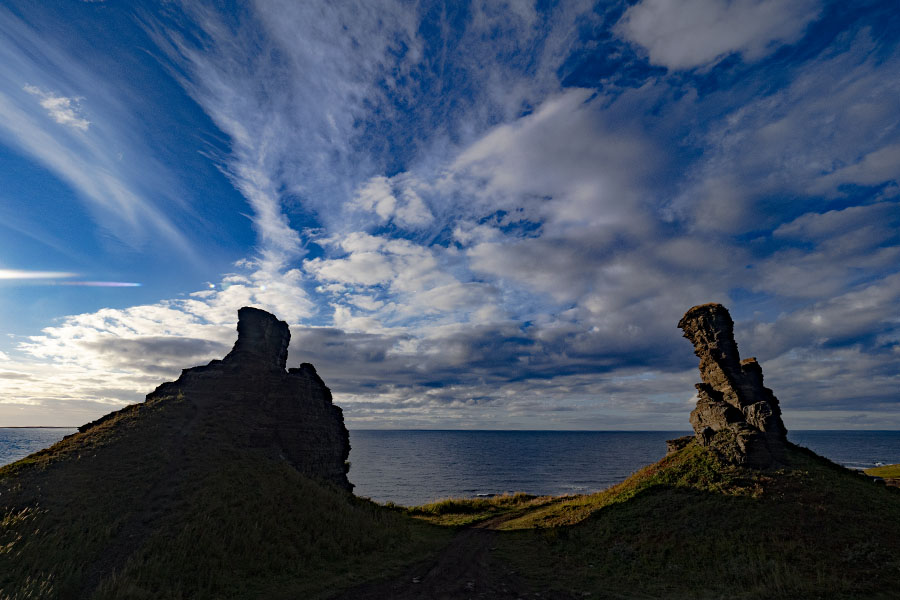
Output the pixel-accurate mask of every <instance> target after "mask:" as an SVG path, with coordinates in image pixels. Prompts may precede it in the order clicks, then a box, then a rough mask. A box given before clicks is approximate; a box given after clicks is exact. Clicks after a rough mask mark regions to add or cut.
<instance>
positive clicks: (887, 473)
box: [865, 464, 900, 479]
mask: <svg viewBox="0 0 900 600" xmlns="http://www.w3.org/2000/svg"><path fill="white" fill-rule="evenodd" d="M865 473H866V475H872V476H874V477H884V478H886V479H900V464H897V465H884V466H883V467H872V468H871V469H866V470H865Z"/></svg>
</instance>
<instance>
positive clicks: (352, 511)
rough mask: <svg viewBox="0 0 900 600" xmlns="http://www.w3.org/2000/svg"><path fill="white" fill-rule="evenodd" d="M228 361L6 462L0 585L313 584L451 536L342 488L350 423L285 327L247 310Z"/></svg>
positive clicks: (189, 591) (414, 553)
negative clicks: (292, 351)
mask: <svg viewBox="0 0 900 600" xmlns="http://www.w3.org/2000/svg"><path fill="white" fill-rule="evenodd" d="M238 333H239V336H238V341H237V342H236V343H235V346H234V349H233V350H232V352H231V353H230V354H229V355H228V356H227V357H226V358H225V359H224V360H221V361H218V360H217V361H212V362H211V363H210V364H209V365H206V366H203V367H196V368H193V369H188V370H185V371H184V372H183V373H182V375H181V377H180V378H179V379H178V380H177V381H175V382H171V383H165V384H163V385H161V386H160V387H159V388H157V390H155V391H154V392H153V393H151V394H150V395H148V397H147V400H146V402H144V403H142V404H137V405H133V406H128V407H126V408H124V409H122V410H120V411H117V412H114V413H111V414H109V415H107V416H105V417H103V418H102V419H99V420H98V421H95V422H93V423H89V424H87V425H85V426H83V427H81V428H80V431H79V433H77V434H75V435H73V436H69V437H67V438H66V439H64V440H62V441H61V442H59V443H57V444H55V445H54V446H52V447H51V448H49V449H47V450H44V451H41V452H38V453H36V454H32V455H31V456H28V457H26V458H25V459H23V460H20V461H18V462H16V463H13V464H11V465H8V466H6V467H4V468H3V469H0V517H2V524H0V525H2V528H0V598H4V599H8V598H122V597H133V598H169V597H172V598H182V597H185V598H187V597H190V598H195V597H196V598H223V597H228V598H245V597H257V596H258V595H259V594H262V593H263V590H265V596H266V597H279V596H283V597H308V596H315V595H320V594H327V593H328V592H329V591H330V590H331V589H333V588H334V587H335V586H340V585H348V584H349V583H352V582H353V581H354V580H359V579H363V578H365V577H366V576H372V575H374V574H380V573H382V572H383V571H384V569H386V568H387V569H390V567H391V565H394V564H400V563H403V562H405V561H408V560H411V559H412V558H413V557H418V556H421V554H422V553H425V552H428V551H429V550H430V549H431V548H432V547H433V546H434V543H435V542H440V541H441V540H442V539H443V538H444V537H445V536H444V535H443V534H442V533H441V532H437V533H436V532H434V531H431V528H429V527H423V526H422V525H421V524H417V523H413V522H411V521H409V520H407V519H403V518H402V517H400V516H398V515H395V514H393V513H391V512H389V511H385V510H384V509H382V508H381V507H378V506H377V505H375V504H373V503H371V502H369V501H366V500H361V499H357V498H355V497H354V496H352V495H351V494H350V493H349V490H350V488H351V486H350V484H349V482H348V481H347V477H346V469H347V466H348V465H347V464H346V462H345V461H346V458H347V454H348V452H349V442H348V437H347V430H346V428H345V427H344V424H343V418H342V416H341V412H340V409H339V408H338V407H336V406H334V405H333V404H332V402H331V394H330V392H329V390H328V388H327V387H325V385H324V383H323V382H322V380H321V379H320V378H319V377H318V375H317V374H316V372H315V369H313V368H312V366H311V365H308V364H304V365H302V366H301V367H300V368H299V369H291V370H290V371H289V372H288V371H285V368H284V367H285V360H286V357H287V347H288V341H289V338H290V334H289V332H288V329H287V325H286V324H285V323H283V322H281V321H278V320H277V319H276V318H275V317H273V316H272V315H270V314H268V313H265V312H263V311H260V310H257V309H251V308H243V309H241V311H240V318H239V323H238Z"/></svg>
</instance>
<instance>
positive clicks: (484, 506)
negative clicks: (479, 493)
mask: <svg viewBox="0 0 900 600" xmlns="http://www.w3.org/2000/svg"><path fill="white" fill-rule="evenodd" d="M560 500H561V498H551V497H549V496H540V497H538V496H532V495H529V494H526V493H524V492H516V493H514V494H501V495H498V496H492V497H490V498H445V499H443V500H437V501H436V502H431V503H429V504H423V505H421V506H411V507H409V508H405V507H395V506H394V505H393V504H392V503H388V506H389V507H393V508H396V509H397V510H400V511H401V512H403V513H405V514H407V515H409V516H411V517H413V518H415V519H419V520H422V521H427V522H428V523H432V524H434V525H441V526H445V527H460V526H465V525H471V524H473V523H479V522H481V521H486V520H488V519H493V518H495V517H500V516H506V515H511V514H515V513H524V512H529V511H532V510H535V509H536V508H538V507H542V506H545V505H547V504H549V503H552V502H558V501H560Z"/></svg>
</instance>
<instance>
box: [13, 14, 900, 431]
mask: <svg viewBox="0 0 900 600" xmlns="http://www.w3.org/2000/svg"><path fill="white" fill-rule="evenodd" d="M898 32H900V11H897V10H896V5H895V3H894V2H891V1H881V2H879V1H867V0H858V1H854V2H839V1H830V2H829V1H825V0H783V1H782V0H682V1H681V2H668V1H666V0H639V1H637V2H634V1H629V2H622V1H606V2H600V3H592V2H581V1H579V0H567V1H564V2H559V3H555V2H545V1H540V2H528V1H510V2H501V1H490V2H446V3H440V2H429V1H423V2H407V1H396V2H395V1H391V0H367V1H366V2H358V3H351V2H315V1H310V2H294V1H292V0H260V1H258V2H251V1H247V2H238V3H235V2H228V1H220V2H209V3H207V2H202V1H199V0H197V1H188V2H179V1H174V0H173V1H171V2H165V3H161V2H138V1H135V2H114V1H112V0H110V1H108V2H103V1H89V2H79V1H76V0H52V1H47V2H30V1H19V0H5V1H4V2H3V3H2V4H0V425H7V426H12V425H18V426H29V425H65V426H77V425H80V424H82V423H85V422H88V421H90V420H93V419H95V418H97V417H99V416H101V415H103V414H105V413H107V412H109V411H111V410H115V409H118V408H120V407H122V406H124V405H126V404H130V403H134V402H140V401H141V400H142V399H143V398H144V396H145V395H146V394H147V393H149V392H150V391H152V390H153V389H154V388H155V387H156V386H157V385H159V384H160V383H162V382H164V381H168V380H173V379H174V378H176V377H177V376H178V375H179V373H180V370H181V369H183V368H187V367H191V366H195V365H200V364H205V363H206V362H208V361H209V360H211V359H213V358H221V357H222V356H224V355H225V354H226V353H227V352H228V350H229V349H230V347H231V345H232V344H233V342H234V340H235V338H236V331H235V326H236V321H237V309H238V308H239V307H241V306H245V305H252V306H257V307H259V308H263V309H266V310H269V311H271V312H273V313H274V314H275V315H277V316H278V317H279V318H281V319H284V320H286V321H287V322H288V323H289V324H290V326H291V334H292V341H291V345H290V349H289V358H288V366H296V365H297V364H299V363H300V362H311V363H313V364H314V365H315V366H316V368H317V370H318V371H319V373H320V375H322V377H323V378H324V380H325V381H326V383H327V384H328V385H329V387H331V389H332V391H333V393H334V397H335V402H336V403H337V404H338V405H340V406H341V407H343V409H344V415H345V420H346V422H347V425H348V427H350V428H351V429H354V428H403V429H414V428H442V429H469V428H471V429H595V430H603V429H613V430H627V429H663V430H687V429H689V424H688V414H689V412H690V410H691V409H692V407H693V403H694V402H695V401H696V397H695V395H694V394H695V390H694V387H693V384H694V383H695V382H696V381H698V380H699V374H698V372H697V359H696V357H695V356H694V355H693V352H692V347H691V344H690V343H689V342H688V341H687V340H685V339H683V338H682V337H681V332H680V331H679V330H678V329H677V327H676V324H677V322H678V320H679V318H680V317H681V315H682V314H683V313H684V312H685V311H687V309H689V308H690V307H691V306H693V305H696V304H701V303H705V302H720V303H722V304H724V305H725V306H726V307H728V308H729V310H730V311H731V314H732V316H733V318H734V320H735V323H736V325H735V330H736V338H737V341H738V344H739V347H740V350H741V352H742V353H743V356H744V357H749V356H756V357H757V358H758V359H759V361H760V364H761V365H762V367H763V371H764V374H765V377H766V384H767V385H768V386H769V387H771V388H773V390H774V391H775V393H776V395H777V396H778V397H779V398H780V400H781V404H782V408H783V410H784V420H785V423H786V425H787V427H788V429H857V428H858V429H898V428H900V392H898V390H900V385H898V384H900V187H898V181H900V34H898Z"/></svg>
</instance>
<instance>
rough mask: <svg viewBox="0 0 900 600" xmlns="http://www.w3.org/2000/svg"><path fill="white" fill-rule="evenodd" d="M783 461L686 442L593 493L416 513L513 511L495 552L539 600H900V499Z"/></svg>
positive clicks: (845, 476)
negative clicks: (741, 463) (728, 454)
mask: <svg viewBox="0 0 900 600" xmlns="http://www.w3.org/2000/svg"><path fill="white" fill-rule="evenodd" d="M787 458H788V460H789V463H790V466H788V467H784V468H780V469H775V470H766V471H757V470H752V469H746V468H741V467H734V466H726V465H723V464H722V463H720V462H719V461H718V460H717V459H716V457H715V456H714V455H713V454H712V453H711V452H710V451H709V450H707V449H706V448H703V447H701V446H699V445H696V444H693V443H692V444H691V445H689V446H688V447H686V448H684V449H683V450H681V451H679V452H677V453H675V454H673V455H670V456H668V457H666V458H664V459H663V460H661V461H659V462H658V463H655V464H652V465H649V466H647V467H645V468H643V469H641V470H640V471H638V472H637V473H635V474H634V475H632V476H631V477H629V478H628V479H627V480H626V481H624V482H622V483H620V484H618V485H616V486H613V487H612V488H610V489H608V490H605V491H603V492H600V493H597V494H592V495H584V496H572V497H568V498H566V497H564V498H555V499H550V498H530V499H529V498H523V497H519V498H514V497H508V498H500V499H498V500H497V501H496V505H497V506H495V507H488V506H486V505H485V504H484V502H483V501H482V502H481V503H480V506H479V505H478V504H479V503H478V502H477V501H476V505H475V506H470V507H467V506H466V504H467V503H466V502H465V501H459V500H457V501H452V502H451V501H444V502H442V503H437V504H433V505H428V506H425V507H419V508H416V509H412V510H410V511H409V512H410V513H411V514H412V515H413V516H416V517H417V518H420V519H423V518H424V519H427V520H432V521H435V522H442V521H443V522H452V521H453V520H454V518H455V515H459V516H460V517H462V516H467V517H468V518H469V519H472V518H473V514H476V515H480V516H481V517H482V518H488V517H492V516H495V515H498V514H506V515H507V517H508V518H506V520H504V521H503V522H502V523H501V524H499V525H498V528H499V529H500V530H501V535H500V536H499V538H498V540H497V547H498V549H497V553H498V555H499V557H500V558H502V559H503V560H504V561H506V562H507V563H508V564H509V565H511V566H512V568H513V569H514V570H515V571H516V572H517V573H519V574H521V575H522V576H523V577H525V578H526V579H527V580H528V581H529V583H530V585H531V587H532V588H533V589H540V590H543V594H544V596H545V597H547V595H548V593H549V595H550V596H551V597H553V596H554V595H556V596H558V597H566V598H569V597H580V596H582V595H583V594H585V593H590V594H592V595H593V596H594V597H604V598H605V597H610V598H725V597H727V598H896V597H897V589H898V584H900V490H895V489H890V488H886V487H885V486H883V485H878V484H876V483H874V482H872V481H870V480H869V479H868V478H866V477H862V476H860V475H859V474H857V473H854V472H851V471H849V470H847V469H845V468H843V467H840V466H838V465H835V464H834V463H832V462H830V461H828V460H826V459H824V458H821V457H819V456H817V455H815V454H813V453H812V452H811V451H809V450H806V449H803V448H799V447H796V446H793V445H791V446H789V448H788V457H787ZM453 505H457V506H459V507H460V508H457V509H456V510H455V511H454V510H453V508H452V506H453Z"/></svg>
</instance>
